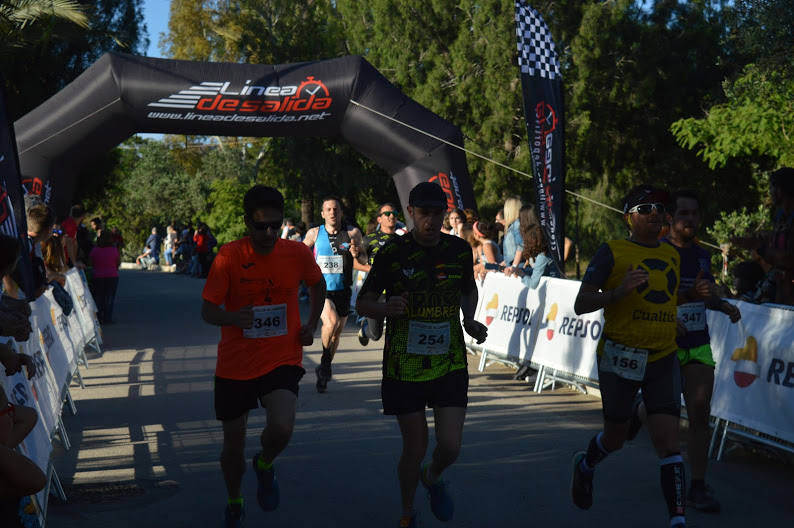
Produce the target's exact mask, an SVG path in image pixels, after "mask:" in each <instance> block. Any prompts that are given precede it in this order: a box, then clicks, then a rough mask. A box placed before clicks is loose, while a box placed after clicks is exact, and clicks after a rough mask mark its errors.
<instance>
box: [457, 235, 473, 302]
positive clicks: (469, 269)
mask: <svg viewBox="0 0 794 528" xmlns="http://www.w3.org/2000/svg"><path fill="white" fill-rule="evenodd" d="M460 251H461V253H460V255H461V258H460V260H461V274H462V275H463V276H462V277H461V281H460V286H461V291H462V293H463V294H464V295H465V294H468V293H471V291H472V290H473V289H475V288H477V283H475V282H474V262H473V261H472V258H471V247H470V246H469V244H468V243H466V242H465V241H463V244H461V250H460Z"/></svg>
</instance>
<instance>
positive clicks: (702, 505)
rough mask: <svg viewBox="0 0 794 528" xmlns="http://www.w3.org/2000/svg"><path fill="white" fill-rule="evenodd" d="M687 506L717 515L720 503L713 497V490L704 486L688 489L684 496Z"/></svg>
mask: <svg viewBox="0 0 794 528" xmlns="http://www.w3.org/2000/svg"><path fill="white" fill-rule="evenodd" d="M686 503H687V505H688V506H691V507H693V508H695V509H696V510H700V511H702V512H705V513H718V512H719V511H720V501H718V500H717V498H716V497H715V496H714V490H713V489H711V486H709V485H708V484H706V485H705V486H703V487H697V488H690V489H689V493H688V494H687V496H686Z"/></svg>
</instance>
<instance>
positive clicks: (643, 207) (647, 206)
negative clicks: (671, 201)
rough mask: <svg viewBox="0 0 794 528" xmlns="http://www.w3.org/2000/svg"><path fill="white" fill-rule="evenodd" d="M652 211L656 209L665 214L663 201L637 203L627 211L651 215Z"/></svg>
mask: <svg viewBox="0 0 794 528" xmlns="http://www.w3.org/2000/svg"><path fill="white" fill-rule="evenodd" d="M651 211H656V212H657V213H659V214H664V212H665V207H664V204H663V203H658V202H657V203H642V204H637V205H635V206H634V207H632V208H631V209H629V210H628V211H626V212H627V213H640V214H641V215H649V214H651Z"/></svg>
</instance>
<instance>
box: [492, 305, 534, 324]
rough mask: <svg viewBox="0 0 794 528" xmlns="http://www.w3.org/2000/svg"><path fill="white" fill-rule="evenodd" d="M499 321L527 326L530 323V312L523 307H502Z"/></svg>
mask: <svg viewBox="0 0 794 528" xmlns="http://www.w3.org/2000/svg"><path fill="white" fill-rule="evenodd" d="M499 319H500V320H502V321H505V322H508V323H513V324H514V325H516V326H518V325H522V326H529V325H530V323H531V322H532V310H530V309H529V308H524V307H523V306H502V313H501V314H499Z"/></svg>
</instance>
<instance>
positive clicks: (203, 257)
mask: <svg viewBox="0 0 794 528" xmlns="http://www.w3.org/2000/svg"><path fill="white" fill-rule="evenodd" d="M208 231H209V228H208V227H207V224H205V223H200V224H199V225H198V229H197V230H196V234H195V235H193V242H194V244H195V255H194V256H195V257H196V258H195V260H194V262H196V266H195V269H193V270H192V272H191V276H193V277H197V278H203V277H206V276H207V271H208V270H209V252H210V247H209V235H208Z"/></svg>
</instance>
